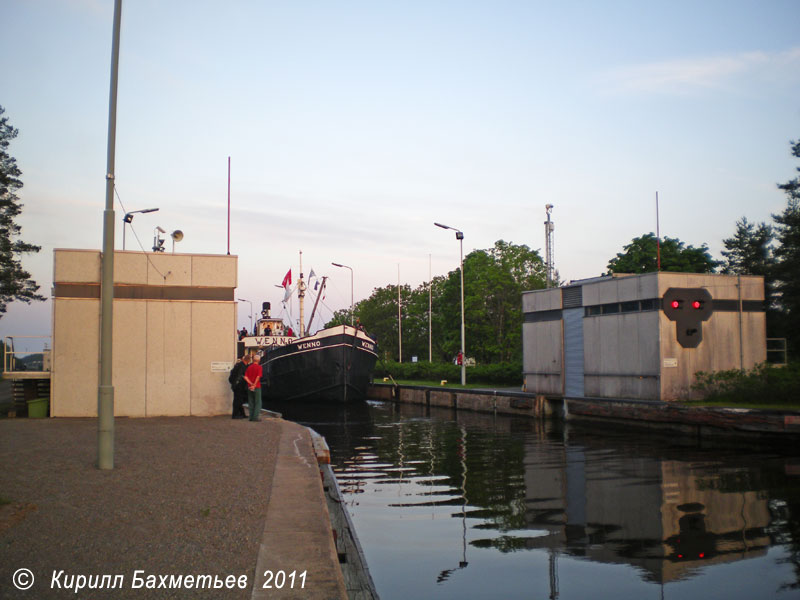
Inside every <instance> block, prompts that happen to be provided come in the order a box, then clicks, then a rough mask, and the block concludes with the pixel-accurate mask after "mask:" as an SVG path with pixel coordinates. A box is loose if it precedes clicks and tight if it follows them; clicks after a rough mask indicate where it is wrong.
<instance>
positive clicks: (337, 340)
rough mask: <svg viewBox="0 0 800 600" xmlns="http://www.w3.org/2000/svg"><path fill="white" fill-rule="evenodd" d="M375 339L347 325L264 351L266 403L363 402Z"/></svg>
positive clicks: (374, 349)
mask: <svg viewBox="0 0 800 600" xmlns="http://www.w3.org/2000/svg"><path fill="white" fill-rule="evenodd" d="M377 350H378V348H377V343H376V342H375V340H374V339H372V338H371V337H369V336H368V335H366V334H365V333H364V332H363V331H359V330H357V329H355V328H353V327H349V326H344V325H342V326H339V327H333V328H330V329H324V330H322V331H320V332H317V333H316V334H315V335H312V336H309V337H305V338H301V339H298V340H294V341H292V342H291V343H289V344H286V345H282V346H272V347H268V348H266V349H265V355H264V357H263V358H262V360H261V365H262V367H263V376H262V379H261V393H262V396H263V398H264V400H265V401H280V402H287V401H292V402H294V401H314V402H351V401H355V400H363V399H365V398H366V394H367V386H368V385H369V382H370V378H371V377H372V370H373V367H374V366H375V361H376V360H377V357H378V355H377Z"/></svg>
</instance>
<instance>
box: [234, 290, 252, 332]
mask: <svg viewBox="0 0 800 600" xmlns="http://www.w3.org/2000/svg"><path fill="white" fill-rule="evenodd" d="M237 300H238V301H239V302H247V303H248V304H249V305H250V329H252V330H253V335H255V333H256V332H255V325H254V322H253V303H252V302H250V300H247V299H246V298H237Z"/></svg>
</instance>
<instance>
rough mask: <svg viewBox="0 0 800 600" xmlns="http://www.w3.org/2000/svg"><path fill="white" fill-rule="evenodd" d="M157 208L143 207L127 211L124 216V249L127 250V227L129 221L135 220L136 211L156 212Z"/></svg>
mask: <svg viewBox="0 0 800 600" xmlns="http://www.w3.org/2000/svg"><path fill="white" fill-rule="evenodd" d="M157 210H158V209H157V208H143V209H142V210H132V211H131V212H126V213H125V216H124V217H122V249H123V250H125V229H127V226H128V224H129V223H132V222H133V215H135V214H136V213H150V212H156V211H157Z"/></svg>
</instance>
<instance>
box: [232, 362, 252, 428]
mask: <svg viewBox="0 0 800 600" xmlns="http://www.w3.org/2000/svg"><path fill="white" fill-rule="evenodd" d="M250 360H251V358H250V355H249V354H245V355H244V356H242V358H241V359H240V360H237V361H236V364H235V365H233V369H231V374H230V375H229V376H228V382H229V383H230V384H231V389H232V390H233V414H232V415H231V416H232V417H233V418H234V419H244V418H245V416H246V415H245V414H244V403H245V402H247V388H248V386H247V383H246V382H245V380H244V374H245V371H246V370H247V367H248V366H249V365H250Z"/></svg>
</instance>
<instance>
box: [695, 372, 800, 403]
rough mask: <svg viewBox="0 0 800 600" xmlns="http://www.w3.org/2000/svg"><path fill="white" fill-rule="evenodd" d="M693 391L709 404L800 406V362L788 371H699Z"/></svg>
mask: <svg viewBox="0 0 800 600" xmlns="http://www.w3.org/2000/svg"><path fill="white" fill-rule="evenodd" d="M692 389H694V390H697V391H698V392H700V393H701V394H702V395H703V397H704V398H705V399H706V400H714V401H727V402H739V403H746V404H794V405H797V404H800V362H793V363H789V364H788V365H786V366H785V367H775V366H771V365H769V364H768V363H762V364H760V365H756V366H755V367H754V368H753V369H751V370H750V371H740V370H738V369H732V370H730V371H716V372H714V373H706V372H704V371H699V372H697V373H696V374H695V383H694V384H692Z"/></svg>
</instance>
